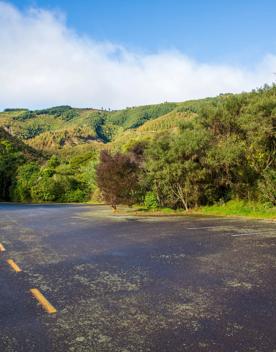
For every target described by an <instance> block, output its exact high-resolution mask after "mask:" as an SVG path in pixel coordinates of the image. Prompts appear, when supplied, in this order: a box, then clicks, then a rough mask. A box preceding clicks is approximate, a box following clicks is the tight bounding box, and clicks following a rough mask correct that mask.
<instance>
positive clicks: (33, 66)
mask: <svg viewBox="0 0 276 352" xmlns="http://www.w3.org/2000/svg"><path fill="white" fill-rule="evenodd" d="M275 71H276V56H274V55H271V54H268V55H267V56H265V57H264V58H263V60H262V61H261V62H260V63H259V64H258V65H256V67H255V68H254V69H246V68H240V67H231V66H229V65H224V64H216V65H215V64H208V63H203V62H198V61H196V60H193V59H192V58H190V57H187V56H186V55H184V54H183V53H181V52H178V51H163V52H158V53H154V54H141V53H135V52H133V51H130V50H128V49H127V48H125V47H123V46H120V45H116V44H114V43H108V42H104V43H101V42H97V41H95V40H93V39H92V38H89V37H85V36H80V35H78V34H76V33H75V32H74V31H73V30H71V29H70V28H68V26H67V25H66V21H65V19H64V17H63V16H62V15H61V14H57V13H54V12H51V11H46V10H43V9H37V8H35V9H29V10H28V11H26V12H20V11H19V10H18V9H16V8H15V7H13V6H12V5H10V4H9V3H7V2H2V1H0V108H6V107H30V108H38V107H46V106H53V105H60V104H69V105H72V106H78V107H102V106H103V107H105V108H109V107H110V108H112V109H116V108H122V107H125V106H133V105H141V104H150V103H158V102H163V101H184V100H187V99H194V98H202V97H206V96H213V95H217V94H219V93H225V92H241V91H244V90H251V89H253V88H256V87H260V86H262V85H263V84H264V83H272V81H273V79H274V80H275V76H273V72H275Z"/></svg>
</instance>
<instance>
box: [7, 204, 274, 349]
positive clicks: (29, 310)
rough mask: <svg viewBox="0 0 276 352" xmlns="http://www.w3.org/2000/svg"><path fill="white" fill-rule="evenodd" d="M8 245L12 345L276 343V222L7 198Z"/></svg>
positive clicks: (225, 346) (85, 346) (259, 346)
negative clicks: (140, 213)
mask: <svg viewBox="0 0 276 352" xmlns="http://www.w3.org/2000/svg"><path fill="white" fill-rule="evenodd" d="M0 243H2V244H3V245H4V247H5V249H6V251H5V252H1V253H0V351H1V352H32V351H34V352H40V351H47V352H67V351H68V352H90V351H97V352H98V351H99V352H101V351H112V352H117V351H120V352H128V351H129V352H132V351H133V352H139V351H141V352H144V351H159V352H162V351H173V352H175V351H193V352H201V351H208V352H252V351H254V352H257V351H258V352H275V351H276V224H275V223H269V222H265V221H249V220H237V219H222V218H214V217H212V218H211V217H177V218H173V217H171V218H169V217H167V218H134V217H124V216H112V214H111V212H110V210H109V209H108V208H107V207H103V206H73V205H72V206H68V205H12V204H11V205H8V204H0ZM7 259H13V260H14V261H15V263H16V264H17V265H18V266H19V267H20V268H21V269H22V272H19V273H16V272H15V271H14V270H13V269H12V268H11V267H10V266H9V265H8V264H7V262H6V260H7ZM31 288H37V289H39V290H40V291H41V292H42V293H43V294H44V295H45V297H46V298H47V299H48V300H49V302H50V303H51V304H52V305H53V306H54V307H55V308H56V309H57V311H58V312H57V313H56V314H48V313H47V312H45V311H44V310H43V308H42V307H41V306H40V305H38V303H37V301H36V300H35V299H34V298H33V296H32V295H31V293H30V289H31Z"/></svg>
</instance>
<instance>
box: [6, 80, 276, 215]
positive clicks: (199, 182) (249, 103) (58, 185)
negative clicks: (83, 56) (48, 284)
mask: <svg viewBox="0 0 276 352" xmlns="http://www.w3.org/2000/svg"><path fill="white" fill-rule="evenodd" d="M275 130H276V86H275V85H274V86H271V87H269V86H265V87H264V88H262V89H258V90H255V91H252V92H250V93H242V94H225V95H220V96H218V97H215V98H207V99H201V100H195V101H188V102H184V103H163V104H159V105H149V106H142V107H133V108H127V109H124V110H118V111H105V110H96V109H75V108H72V107H70V106H60V107H53V108H50V109H43V110H35V111H30V110H27V109H13V108H9V109H6V110H5V111H4V112H3V113H0V199H1V200H13V201H22V202H25V201H27V202H47V201H58V202H83V201H88V200H91V199H92V200H94V201H105V202H107V203H109V204H111V205H112V206H113V207H114V208H116V206H117V205H118V204H122V203H123V204H129V205H131V204H145V205H146V206H147V207H149V208H157V207H170V208H174V209H176V208H183V209H186V210H187V209H190V208H194V207H198V206H201V205H209V204H216V203H217V204H220V203H224V202H227V201H229V200H231V199H241V200H246V201H256V202H260V203H262V204H265V205H266V206H268V207H273V206H275V205H276V133H275Z"/></svg>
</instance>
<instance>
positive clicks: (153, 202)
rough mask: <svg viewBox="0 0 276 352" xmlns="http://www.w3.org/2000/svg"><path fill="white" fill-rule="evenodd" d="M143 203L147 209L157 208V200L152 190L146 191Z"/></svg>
mask: <svg viewBox="0 0 276 352" xmlns="http://www.w3.org/2000/svg"><path fill="white" fill-rule="evenodd" d="M144 205H145V207H146V208H147V209H157V208H158V200H157V198H156V195H155V194H154V193H153V192H148V193H146V196H145V200H144Z"/></svg>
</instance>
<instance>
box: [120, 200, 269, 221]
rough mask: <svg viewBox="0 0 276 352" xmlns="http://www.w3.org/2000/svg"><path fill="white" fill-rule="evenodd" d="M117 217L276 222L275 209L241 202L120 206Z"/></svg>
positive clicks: (254, 203)
mask: <svg viewBox="0 0 276 352" xmlns="http://www.w3.org/2000/svg"><path fill="white" fill-rule="evenodd" d="M116 213H117V214H118V215H122V214H124V215H134V216H136V215H137V216H187V215H215V216H240V217H248V218H255V219H271V220H276V207H269V206H266V205H265V204H261V203H256V202H246V201H242V200H231V201H229V202H227V203H225V204H216V205H212V206H205V207H201V208H198V209H190V210H189V211H185V210H183V209H176V210H175V209H171V208H157V209H148V208H146V207H144V206H139V205H136V206H133V207H131V208H129V207H127V206H120V207H119V208H118V210H117V212H116Z"/></svg>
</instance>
